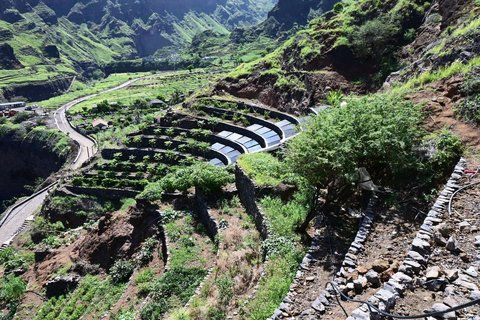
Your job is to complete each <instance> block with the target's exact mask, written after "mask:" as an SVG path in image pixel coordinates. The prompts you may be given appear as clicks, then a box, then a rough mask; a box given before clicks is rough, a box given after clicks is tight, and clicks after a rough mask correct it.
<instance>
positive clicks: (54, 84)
mask: <svg viewBox="0 0 480 320" xmlns="http://www.w3.org/2000/svg"><path fill="white" fill-rule="evenodd" d="M72 79H73V76H58V77H55V78H52V79H49V80H47V81H34V82H30V83H25V84H17V85H11V86H7V87H4V88H3V93H2V96H3V98H4V99H6V100H14V99H18V98H19V97H22V98H26V99H28V100H29V101H41V100H46V99H49V98H51V97H55V96H57V95H60V94H62V93H64V92H65V91H66V90H67V89H68V88H69V86H70V84H71V82H72Z"/></svg>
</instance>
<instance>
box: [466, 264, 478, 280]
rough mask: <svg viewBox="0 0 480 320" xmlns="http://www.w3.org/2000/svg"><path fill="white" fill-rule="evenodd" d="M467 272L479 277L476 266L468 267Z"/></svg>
mask: <svg viewBox="0 0 480 320" xmlns="http://www.w3.org/2000/svg"><path fill="white" fill-rule="evenodd" d="M465 273H466V274H468V275H469V276H471V277H474V278H476V277H478V272H477V269H476V268H475V267H470V268H468V269H467V270H465Z"/></svg>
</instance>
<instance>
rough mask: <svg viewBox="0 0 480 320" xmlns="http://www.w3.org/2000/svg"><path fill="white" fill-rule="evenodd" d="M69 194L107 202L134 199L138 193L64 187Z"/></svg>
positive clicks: (122, 190) (123, 190)
mask: <svg viewBox="0 0 480 320" xmlns="http://www.w3.org/2000/svg"><path fill="white" fill-rule="evenodd" d="M65 189H67V190H68V191H69V192H71V193H74V194H83V195H87V196H94V197H99V198H104V199H108V200H119V199H124V198H135V197H136V196H137V195H138V194H139V192H138V191H133V190H125V189H101V188H89V187H78V186H65Z"/></svg>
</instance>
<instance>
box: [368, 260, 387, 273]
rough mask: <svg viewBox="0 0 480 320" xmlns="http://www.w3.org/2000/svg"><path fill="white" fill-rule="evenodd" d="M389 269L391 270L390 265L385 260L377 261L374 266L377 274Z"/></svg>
mask: <svg viewBox="0 0 480 320" xmlns="http://www.w3.org/2000/svg"><path fill="white" fill-rule="evenodd" d="M388 268H390V264H389V263H388V261H386V260H383V259H379V260H375V261H374V262H373V264H372V269H373V270H374V271H376V272H383V271H385V270H387V269H388Z"/></svg>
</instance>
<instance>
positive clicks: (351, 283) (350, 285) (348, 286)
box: [347, 282, 355, 291]
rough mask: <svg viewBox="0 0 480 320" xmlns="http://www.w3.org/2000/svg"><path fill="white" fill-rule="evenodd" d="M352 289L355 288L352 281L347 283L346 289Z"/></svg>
mask: <svg viewBox="0 0 480 320" xmlns="http://www.w3.org/2000/svg"><path fill="white" fill-rule="evenodd" d="M354 289H355V286H354V284H353V282H349V283H347V290H348V291H352V290H354Z"/></svg>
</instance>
